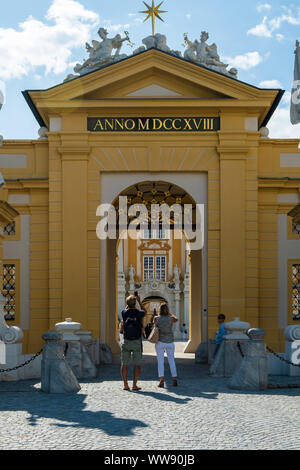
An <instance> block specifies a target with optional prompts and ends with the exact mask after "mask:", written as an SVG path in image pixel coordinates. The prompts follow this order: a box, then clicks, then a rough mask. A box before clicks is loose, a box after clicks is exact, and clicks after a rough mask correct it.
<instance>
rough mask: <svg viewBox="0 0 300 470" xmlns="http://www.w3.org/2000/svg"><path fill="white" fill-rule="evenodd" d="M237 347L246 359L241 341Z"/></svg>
mask: <svg viewBox="0 0 300 470" xmlns="http://www.w3.org/2000/svg"><path fill="white" fill-rule="evenodd" d="M237 347H238V350H239V351H240V353H241V356H242V357H243V358H244V357H245V354H244V353H243V351H242V346H241V343H240V342H239V341H238V342H237Z"/></svg>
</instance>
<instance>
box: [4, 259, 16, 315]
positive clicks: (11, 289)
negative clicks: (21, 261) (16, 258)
mask: <svg viewBox="0 0 300 470" xmlns="http://www.w3.org/2000/svg"><path fill="white" fill-rule="evenodd" d="M2 293H3V295H4V297H5V300H6V303H5V305H4V312H5V320H15V314H16V265H15V264H3V291H2Z"/></svg>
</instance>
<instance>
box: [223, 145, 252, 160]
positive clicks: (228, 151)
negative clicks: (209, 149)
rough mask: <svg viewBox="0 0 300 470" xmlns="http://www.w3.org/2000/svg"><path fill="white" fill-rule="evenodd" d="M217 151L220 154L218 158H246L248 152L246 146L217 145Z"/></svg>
mask: <svg viewBox="0 0 300 470" xmlns="http://www.w3.org/2000/svg"><path fill="white" fill-rule="evenodd" d="M217 151H218V153H219V155H220V160H246V158H247V155H248V153H249V147H248V146H238V147H227V146H221V147H217Z"/></svg>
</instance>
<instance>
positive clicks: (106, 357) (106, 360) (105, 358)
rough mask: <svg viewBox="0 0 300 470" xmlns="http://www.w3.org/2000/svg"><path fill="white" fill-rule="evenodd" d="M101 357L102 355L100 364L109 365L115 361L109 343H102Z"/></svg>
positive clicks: (100, 347)
mask: <svg viewBox="0 0 300 470" xmlns="http://www.w3.org/2000/svg"><path fill="white" fill-rule="evenodd" d="M99 357H100V364H105V365H108V364H112V363H113V355H112V352H111V349H110V347H109V346H108V344H100V346H99Z"/></svg>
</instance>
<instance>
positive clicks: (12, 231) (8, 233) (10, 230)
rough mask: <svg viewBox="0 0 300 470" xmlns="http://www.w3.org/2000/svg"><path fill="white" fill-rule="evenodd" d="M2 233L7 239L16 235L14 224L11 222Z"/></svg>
mask: <svg viewBox="0 0 300 470" xmlns="http://www.w3.org/2000/svg"><path fill="white" fill-rule="evenodd" d="M3 233H4V235H6V236H8V237H10V236H12V235H16V223H15V222H12V223H11V224H7V225H6V226H5V227H4V229H3Z"/></svg>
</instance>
